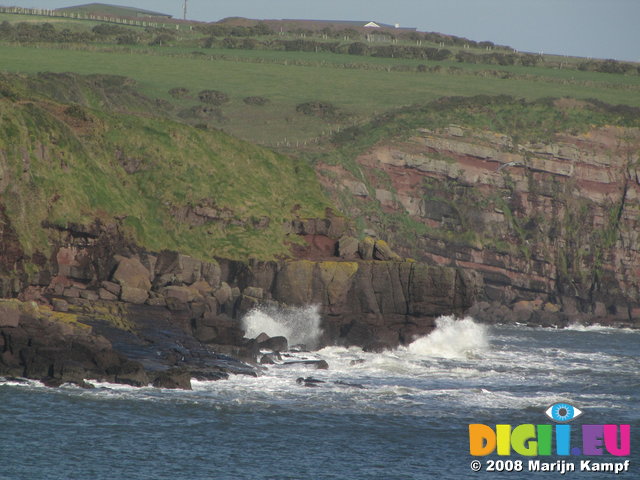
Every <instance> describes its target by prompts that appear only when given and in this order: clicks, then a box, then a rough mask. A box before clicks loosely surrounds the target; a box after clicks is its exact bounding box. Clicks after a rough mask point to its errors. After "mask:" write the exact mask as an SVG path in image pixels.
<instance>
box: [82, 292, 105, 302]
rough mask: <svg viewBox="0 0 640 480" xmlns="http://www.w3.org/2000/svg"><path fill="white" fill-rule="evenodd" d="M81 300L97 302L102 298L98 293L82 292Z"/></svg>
mask: <svg viewBox="0 0 640 480" xmlns="http://www.w3.org/2000/svg"><path fill="white" fill-rule="evenodd" d="M80 298H84V299H85V300H89V301H91V302H95V301H96V300H98V299H99V298H100V296H99V295H98V292H95V291H93V290H82V291H81V292H80Z"/></svg>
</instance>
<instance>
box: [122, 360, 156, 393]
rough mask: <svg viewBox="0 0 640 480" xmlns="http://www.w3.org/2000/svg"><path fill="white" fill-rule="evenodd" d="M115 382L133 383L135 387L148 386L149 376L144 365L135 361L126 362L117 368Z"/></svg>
mask: <svg viewBox="0 0 640 480" xmlns="http://www.w3.org/2000/svg"><path fill="white" fill-rule="evenodd" d="M114 373H115V382H116V383H123V384H125V385H131V386H133V387H146V386H147V385H149V383H150V382H149V376H148V375H147V372H145V370H144V367H143V366H142V365H141V364H140V363H138V362H133V361H128V362H125V363H124V364H123V365H121V366H119V367H118V368H116V369H115V371H114Z"/></svg>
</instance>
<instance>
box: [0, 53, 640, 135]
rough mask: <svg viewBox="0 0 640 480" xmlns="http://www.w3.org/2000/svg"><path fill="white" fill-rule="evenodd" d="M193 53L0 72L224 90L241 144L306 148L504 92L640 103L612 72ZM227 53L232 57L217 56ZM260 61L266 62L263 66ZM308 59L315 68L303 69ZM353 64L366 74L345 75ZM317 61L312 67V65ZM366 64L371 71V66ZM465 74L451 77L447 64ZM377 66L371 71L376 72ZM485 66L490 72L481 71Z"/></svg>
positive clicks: (29, 64)
mask: <svg viewBox="0 0 640 480" xmlns="http://www.w3.org/2000/svg"><path fill="white" fill-rule="evenodd" d="M190 52H191V50H185V49H180V48H170V49H164V48H161V47H157V48H152V47H144V48H143V47H133V48H128V47H122V46H117V47H116V46H113V47H108V46H102V47H100V48H97V47H95V46H94V47H92V48H74V47H73V46H66V48H60V46H55V47H54V46H17V45H6V44H5V45H0V58H1V59H2V63H1V66H0V69H1V70H2V71H5V72H24V73H36V72H44V71H50V72H77V73H81V74H91V73H101V74H116V75H123V76H128V77H131V78H133V79H135V80H136V81H137V82H138V84H139V87H140V88H141V90H142V91H143V92H144V93H145V94H147V95H149V96H151V97H154V98H162V99H165V100H170V101H172V102H173V103H175V104H176V107H177V108H186V107H188V106H193V105H197V104H198V101H197V99H194V98H192V99H183V100H180V101H177V102H176V101H174V100H173V99H172V98H171V97H170V96H169V94H168V91H169V90H170V89H171V88H174V87H185V88H187V89H189V90H190V91H191V92H192V94H193V96H195V95H196V94H197V92H199V91H200V90H204V89H215V90H221V91H223V92H225V93H227V94H228V95H229V96H230V98H231V101H230V102H229V103H228V104H226V105H224V106H222V107H221V112H222V116H221V118H220V117H218V118H215V119H205V120H204V121H207V122H209V123H211V124H212V125H214V126H216V127H218V128H222V129H224V130H225V131H227V132H229V133H231V134H233V135H236V136H238V137H240V138H244V139H248V140H252V141H255V142H257V143H261V144H265V145H272V146H276V145H278V144H282V143H283V142H285V139H286V141H287V142H289V143H290V144H291V143H292V142H294V143H295V142H305V141H310V140H311V139H313V138H315V137H318V136H322V135H323V134H326V133H327V132H328V131H329V130H335V129H336V128H338V127H340V126H348V125H351V124H354V123H361V122H362V121H364V120H366V119H367V118H370V117H371V116H372V115H374V114H376V113H382V112H384V111H387V110H390V109H394V108H398V107H401V106H406V105H412V104H417V103H418V104H419V103H426V102H429V101H431V100H434V99H436V98H439V97H442V96H454V95H463V96H467V95H477V94H487V95H498V94H508V95H513V96H515V97H522V98H526V99H536V98H541V97H565V96H567V97H575V98H582V99H585V98H597V99H599V100H602V101H604V102H607V103H611V104H628V105H632V106H640V95H639V94H638V93H639V92H640V76H631V75H629V76H625V75H611V74H604V73H595V72H581V71H577V70H557V69H550V68H543V67H540V68H536V67H534V68H527V67H515V66H514V67H499V68H498V67H496V68H493V66H481V65H466V64H465V65H462V64H457V63H455V62H428V64H429V65H438V64H440V65H441V66H442V67H443V70H442V71H441V72H440V73H417V72H415V71H410V72H401V71H387V70H385V69H384V68H380V67H392V66H394V65H409V66H413V65H417V64H419V63H425V62H418V61H409V60H402V59H400V60H396V61H394V59H386V58H373V57H355V56H350V55H335V54H330V53H323V54H316V53H306V54H305V53H302V52H274V51H260V50H254V51H240V50H219V49H218V50H211V49H202V50H200V52H202V53H203V54H204V55H193V54H191V53H190ZM221 55H224V56H225V57H226V58H228V59H221V58H220V56H221ZM261 59H262V60H263V61H264V63H262V62H261ZM303 60H304V61H306V62H307V63H308V64H309V65H298V64H296V62H301V61H303ZM348 62H351V63H358V64H360V66H361V68H345V67H344V65H345V64H346V63H348ZM314 63H315V65H314ZM367 65H369V66H371V67H372V68H371V69H366V68H363V67H366V66H367ZM450 66H456V67H459V68H460V70H456V71H454V72H451V71H450V70H449V69H448V68H447V67H450ZM374 67H375V68H374ZM481 67H484V68H481ZM489 70H492V71H503V72H507V73H511V74H513V75H520V76H519V77H516V78H505V79H503V78H496V76H495V75H489V74H487V75H486V76H484V75H483V72H487V71H489ZM255 95H259V96H263V97H266V98H268V99H269V100H270V103H269V104H268V105H266V106H262V107H257V106H248V105H245V104H244V103H243V102H242V99H243V98H244V97H247V96H255ZM313 100H320V101H325V102H331V103H333V104H334V105H335V106H336V107H338V109H339V110H340V111H341V112H342V113H344V114H346V115H345V116H344V117H342V118H341V119H339V120H337V121H336V120H331V119H321V118H314V117H308V116H304V115H302V114H299V113H297V112H296V111H295V107H296V105H297V104H299V103H302V102H307V101H313Z"/></svg>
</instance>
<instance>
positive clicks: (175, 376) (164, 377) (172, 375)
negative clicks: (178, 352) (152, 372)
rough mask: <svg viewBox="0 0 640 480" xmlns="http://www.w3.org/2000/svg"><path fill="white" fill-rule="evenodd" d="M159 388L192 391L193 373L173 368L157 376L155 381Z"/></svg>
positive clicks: (154, 384) (154, 383) (155, 385)
mask: <svg viewBox="0 0 640 480" xmlns="http://www.w3.org/2000/svg"><path fill="white" fill-rule="evenodd" d="M153 386H154V387H157V388H171V389H182V390H191V373H190V372H189V371H188V370H187V369H184V368H172V369H169V370H165V371H163V372H160V373H158V374H157V376H156V378H155V379H154V380H153Z"/></svg>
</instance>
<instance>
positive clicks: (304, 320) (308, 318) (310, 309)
mask: <svg viewBox="0 0 640 480" xmlns="http://www.w3.org/2000/svg"><path fill="white" fill-rule="evenodd" d="M320 321H321V318H320V314H319V313H318V307H317V306H306V307H291V308H277V309H276V308H259V309H254V310H251V311H250V312H249V313H248V314H247V315H245V317H244V318H243V319H242V327H243V328H244V330H245V332H246V333H245V336H246V337H248V338H255V337H257V336H258V335H260V334H261V333H266V334H267V335H269V336H270V337H285V338H286V339H287V340H288V341H289V345H305V346H306V347H308V348H311V349H313V348H316V347H317V346H318V341H319V339H320V335H322V329H321V328H320Z"/></svg>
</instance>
